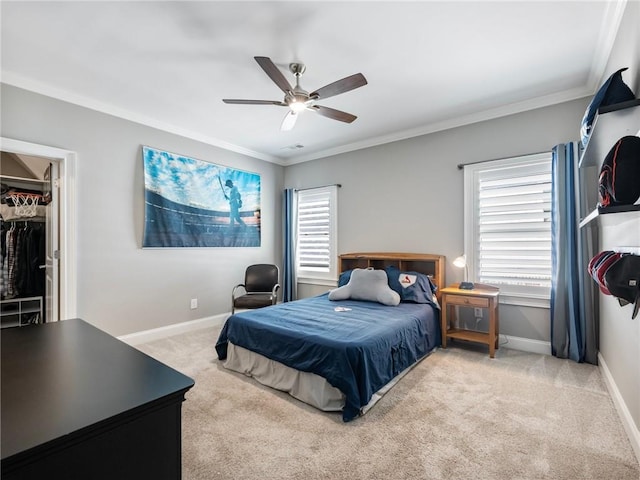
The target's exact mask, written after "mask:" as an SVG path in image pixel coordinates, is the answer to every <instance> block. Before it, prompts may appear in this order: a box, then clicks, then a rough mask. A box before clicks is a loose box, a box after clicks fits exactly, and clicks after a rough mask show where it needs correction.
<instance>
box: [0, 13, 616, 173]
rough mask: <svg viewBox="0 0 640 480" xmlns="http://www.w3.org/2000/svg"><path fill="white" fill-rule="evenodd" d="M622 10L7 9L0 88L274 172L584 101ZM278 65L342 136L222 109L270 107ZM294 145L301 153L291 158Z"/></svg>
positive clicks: (277, 115)
mask: <svg viewBox="0 0 640 480" xmlns="http://www.w3.org/2000/svg"><path fill="white" fill-rule="evenodd" d="M624 6H625V2H601V1H588V2H577V1H552V2H541V1H513V2H507V1H500V2H487V1H473V2H457V1H456V2H435V1H413V2H397V1H393V2H377V1H375V2H371V1H369V2H365V1H358V2H330V1H323V2H311V1H297V2H293V1H289V2H272V1H269V2H268V1H263V2H245V1H234V2H219V1H212V2H151V1H147V2H122V1H116V2H100V3H97V2H88V1H84V2H7V1H2V4H1V11H0V13H1V17H2V34H1V35H2V37H1V40H2V57H1V64H2V81H3V82H4V83H8V84H12V85H15V86H19V87H22V88H26V89H29V90H32V91H36V92H39V93H43V94H46V95H50V96H53V97H57V98H60V99H63V100H67V101H71V102H73V103H77V104H80V105H84V106H87V107H90V108H94V109H96V110H101V111H105V112H107V113H111V114H114V115H118V116H121V117H124V118H128V119H131V120H134V121H137V122H141V123H145V124H148V125H151V126H154V127H159V128H162V129H164V130H168V131H171V132H175V133H179V134H181V135H185V136H188V137H190V138H195V139H198V140H201V141H204V142H207V143H210V144H213V145H217V146H220V147H223V148H227V149H230V150H233V151H237V152H241V153H243V154H246V155H250V156H253V157H256V158H260V159H263V160H267V161H272V162H275V163H278V164H281V165H289V164H293V163H297V162H300V161H305V160H310V159H314V158H321V157H324V156H327V155H332V154H336V153H341V152H345V151H350V150H354V149H358V148H363V147H367V146H371V145H377V144H381V143H386V142H390V141H395V140H400V139H403V138H409V137H412V136H416V135H422V134H425V133H429V132H433V131H438V130H441V129H444V128H451V127H454V126H458V125H464V124H468V123H472V122H475V121H480V120H484V119H488V118H494V117H498V116H502V115H507V114H510V113H516V112H519V111H524V110H529V109H532V108H537V107H541V106H545V105H549V104H553V103H558V102H561V101H566V100H572V99H575V98H580V97H584V96H587V95H592V94H593V93H594V91H595V90H596V88H597V86H598V85H599V82H600V81H601V80H602V78H603V76H604V75H605V73H610V72H604V68H605V65H606V61H607V59H608V56H609V52H610V49H611V46H612V43H613V40H614V39H615V33H616V31H617V28H618V26H619V22H620V17H621V15H622V12H623V10H624ZM254 56H266V57H270V58H271V59H272V60H273V62H274V63H275V64H276V65H277V66H278V67H281V69H282V71H283V73H284V74H285V76H286V77H287V79H289V81H290V82H291V83H294V79H293V76H292V75H291V74H290V73H289V71H288V68H287V66H288V64H289V63H291V62H294V61H295V62H302V63H305V64H306V66H307V71H306V73H305V74H304V76H303V77H302V81H301V84H302V86H303V87H304V88H305V89H306V90H308V91H313V90H316V89H318V88H319V87H321V86H324V85H326V84H328V83H331V82H333V81H335V80H338V79H340V78H343V77H346V76H348V75H351V74H353V73H358V72H361V73H362V74H363V75H364V76H365V77H366V78H367V80H368V85H366V86H364V87H361V88H359V89H356V90H353V91H350V92H347V93H343V94H341V95H338V96H335V97H331V98H328V99H326V100H325V101H322V102H318V103H319V104H321V105H325V106H327V107H331V108H335V109H338V110H343V111H346V112H349V113H352V114H354V115H357V116H358V119H357V120H356V121H355V122H353V123H351V124H346V123H342V122H338V121H335V120H331V119H328V118H326V117H322V116H320V115H317V114H315V113H313V112H304V114H303V115H302V116H301V117H300V118H299V120H298V122H297V124H296V126H295V128H294V129H293V130H292V131H290V132H281V131H280V123H281V121H282V119H283V117H284V115H285V113H286V111H287V110H286V109H285V108H282V107H278V106H272V105H268V106H261V105H260V106H253V105H252V106H247V105H227V104H224V103H223V102H222V98H246V99H260V100H277V101H281V100H282V99H283V94H282V92H281V91H280V90H279V89H278V87H276V85H275V84H274V83H273V82H272V81H271V80H270V79H269V77H267V75H266V74H265V73H264V71H263V70H262V69H261V68H260V67H259V65H258V64H257V63H256V62H255V60H254V59H253V57H254ZM296 144H300V145H303V146H304V148H301V149H291V148H289V147H291V146H292V145H296Z"/></svg>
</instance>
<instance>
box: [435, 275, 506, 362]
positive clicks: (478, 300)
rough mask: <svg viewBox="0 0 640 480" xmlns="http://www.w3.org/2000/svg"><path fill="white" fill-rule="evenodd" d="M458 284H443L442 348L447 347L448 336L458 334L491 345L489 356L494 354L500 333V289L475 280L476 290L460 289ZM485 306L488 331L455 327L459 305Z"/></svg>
mask: <svg viewBox="0 0 640 480" xmlns="http://www.w3.org/2000/svg"><path fill="white" fill-rule="evenodd" d="M458 285H459V284H455V285H451V286H449V287H446V288H443V289H442V290H441V291H440V294H441V300H440V304H441V309H442V311H441V314H442V315H441V320H442V325H441V326H442V348H447V338H459V339H461V340H468V341H471V342H478V343H484V344H485V345H488V346H489V357H491V358H493V357H494V356H495V351H496V350H497V349H498V343H499V337H500V328H499V325H500V321H499V315H498V297H499V295H500V290H499V289H498V288H496V287H492V286H490V285H484V284H481V283H476V284H475V287H474V289H473V290H461V289H460V288H458ZM455 307H474V308H483V309H486V310H488V312H489V332H488V333H486V332H476V331H475V330H463V329H460V328H456V327H455V323H456V322H455V319H456V308H455Z"/></svg>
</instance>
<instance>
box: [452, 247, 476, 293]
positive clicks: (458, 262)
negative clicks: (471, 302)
mask: <svg viewBox="0 0 640 480" xmlns="http://www.w3.org/2000/svg"><path fill="white" fill-rule="evenodd" d="M453 265H454V266H455V267H458V268H464V282H461V283H460V287H459V288H461V289H463V290H473V282H470V281H469V268H468V266H467V256H466V255H461V256H459V257H457V258H456V259H455V260H454V261H453Z"/></svg>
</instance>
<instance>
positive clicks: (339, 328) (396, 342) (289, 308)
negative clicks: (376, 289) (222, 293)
mask: <svg viewBox="0 0 640 480" xmlns="http://www.w3.org/2000/svg"><path fill="white" fill-rule="evenodd" d="M336 307H339V308H346V310H343V311H336ZM439 318H440V315H439V310H438V309H437V308H436V307H435V306H432V305H430V304H414V303H401V304H400V305H398V306H385V305H381V304H379V303H375V302H363V301H355V300H344V301H340V302H332V301H330V300H329V299H328V298H327V294H324V295H320V296H317V297H312V298H306V299H303V300H297V301H295V302H289V303H282V304H278V305H274V306H271V307H266V308H261V309H258V310H250V311H245V312H242V313H238V314H235V315H232V316H231V317H229V318H228V319H227V321H226V323H225V325H224V327H223V328H222V331H221V332H220V336H219V338H218V341H217V343H216V351H217V353H218V358H219V359H220V360H224V359H225V358H226V357H227V344H228V342H231V343H233V344H234V345H238V346H240V347H244V348H246V349H248V350H251V351H253V352H256V353H259V354H261V355H263V356H265V357H267V358H270V359H272V360H276V361H278V362H280V363H283V364H284V365H287V366H289V367H292V368H295V369H297V370H301V371H304V372H312V373H315V374H317V375H320V376H322V377H324V378H326V379H327V381H328V382H329V383H330V384H331V385H333V386H334V387H336V388H338V389H339V390H340V391H341V392H342V393H343V394H344V395H345V406H344V410H343V420H344V421H345V422H348V421H349V420H352V419H354V418H355V417H356V416H358V414H359V413H360V409H361V408H362V407H364V406H365V405H366V404H367V403H369V401H370V400H371V396H372V395H373V394H374V393H375V392H377V391H378V390H379V389H380V388H382V387H383V386H384V385H386V384H387V383H388V382H389V381H390V380H391V379H393V378H394V377H395V376H396V375H398V374H399V373H400V372H402V371H403V370H404V369H405V368H407V367H409V366H411V365H413V364H414V363H415V362H416V361H418V360H419V359H421V358H422V357H424V356H425V355H426V354H428V353H429V352H430V351H431V350H433V349H434V348H435V347H437V346H439V345H440V340H441V337H440V320H439Z"/></svg>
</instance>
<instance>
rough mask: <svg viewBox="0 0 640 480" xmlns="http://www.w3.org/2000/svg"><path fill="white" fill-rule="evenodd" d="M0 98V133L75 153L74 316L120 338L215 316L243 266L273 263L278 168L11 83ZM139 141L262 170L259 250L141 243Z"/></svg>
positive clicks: (277, 253)
mask: <svg viewBox="0 0 640 480" xmlns="http://www.w3.org/2000/svg"><path fill="white" fill-rule="evenodd" d="M1 95H2V109H1V114H2V132H1V133H2V136H4V137H7V138H12V139H16V140H22V141H25V142H31V143H36V144H42V145H47V146H53V147H59V148H63V149H66V150H72V151H75V152H77V155H78V157H77V212H78V217H77V244H78V249H77V254H78V258H77V263H78V272H77V279H78V291H77V299H78V309H77V312H78V316H79V317H80V318H83V319H85V320H87V321H88V322H90V323H92V324H94V325H96V326H97V327H99V328H101V329H103V330H106V331H107V332H109V333H111V334H113V335H123V334H127V333H132V332H137V331H142V330H147V329H152V328H157V327H161V326H165V325H170V324H174V323H179V322H185V321H188V320H194V319H198V318H205V317H208V316H213V315H216V314H222V313H225V312H228V311H229V310H230V307H231V305H230V298H231V289H232V287H233V285H235V284H237V283H240V282H241V281H242V280H243V275H244V269H245V267H246V265H248V264H250V263H254V262H275V263H277V264H278V265H280V263H281V257H282V247H281V245H282V240H281V238H282V237H281V228H280V224H281V207H280V205H281V195H282V188H283V175H284V174H283V168H282V167H280V166H277V165H274V164H271V163H267V162H263V161H260V160H256V159H253V158H249V157H246V156H243V155H240V154H236V153H233V152H229V151H226V150H222V149H219V148H216V147H212V146H209V145H205V144H203V143H199V142H197V141H193V140H189V139H187V138H184V137H180V136H177V135H173V134H169V133H166V132H162V131H160V130H156V129H153V128H150V127H146V126H143V125H140V124H136V123H133V122H129V121H126V120H122V119H119V118H116V117H113V116H110V115H106V114H102V113H98V112H96V111H93V110H89V109H87V108H83V107H79V106H76V105H72V104H69V103H66V102H62V101H58V100H55V99H52V98H49V97H45V96H42V95H38V94H34V93H31V92H27V91H25V90H22V89H18V88H15V87H12V86H8V85H2V90H1ZM142 145H148V146H152V147H156V148H159V149H163V150H167V151H170V152H175V153H180V154H183V155H187V156H190V157H193V158H197V159H200V160H205V161H209V162H213V163H217V164H221V165H227V166H230V167H233V168H238V169H242V170H247V171H251V172H256V173H259V174H260V175H261V182H262V183H261V187H262V192H261V193H262V198H261V201H262V245H261V247H256V248H190V249H144V250H143V249H142V248H141V244H142V231H143V222H144V186H143V182H144V179H143V168H142V155H141V146H142ZM191 298H198V302H199V308H198V309H196V310H191V309H190V299H191Z"/></svg>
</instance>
